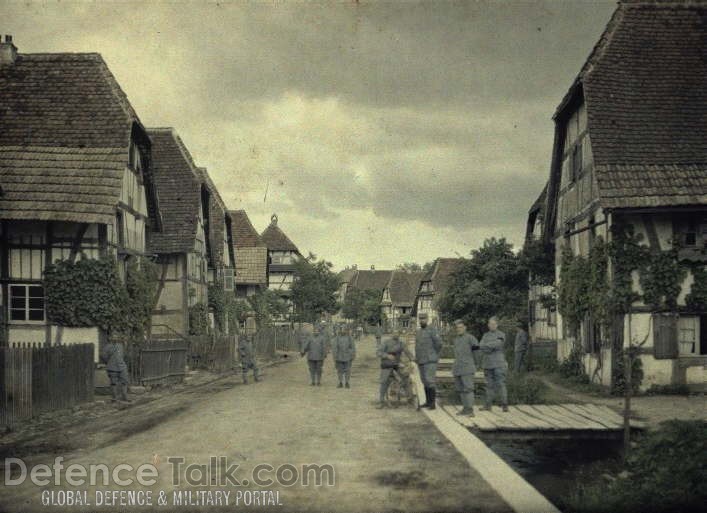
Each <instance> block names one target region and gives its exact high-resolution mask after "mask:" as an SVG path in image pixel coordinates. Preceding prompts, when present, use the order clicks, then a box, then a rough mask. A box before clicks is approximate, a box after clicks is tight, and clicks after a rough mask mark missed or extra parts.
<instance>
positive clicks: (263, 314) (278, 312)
mask: <svg viewBox="0 0 707 513" xmlns="http://www.w3.org/2000/svg"><path fill="white" fill-rule="evenodd" d="M248 303H250V308H251V310H252V311H253V314H254V317H255V325H256V326H257V328H258V329H260V328H262V327H263V326H266V325H267V324H269V323H270V321H271V320H272V318H273V317H279V316H283V315H286V314H287V312H288V310H289V308H288V306H287V303H286V302H285V301H284V300H283V299H282V298H281V297H280V296H279V295H278V294H277V293H276V292H275V291H272V290H269V289H265V290H260V291H258V292H256V293H255V294H253V295H252V296H248Z"/></svg>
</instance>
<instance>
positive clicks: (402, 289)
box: [386, 271, 425, 306]
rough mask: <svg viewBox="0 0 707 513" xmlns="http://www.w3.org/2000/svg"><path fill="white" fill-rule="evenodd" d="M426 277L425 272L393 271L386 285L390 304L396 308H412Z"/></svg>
mask: <svg viewBox="0 0 707 513" xmlns="http://www.w3.org/2000/svg"><path fill="white" fill-rule="evenodd" d="M424 276H425V273H424V272H406V271H393V272H392V273H391V276H390V280H388V284H387V285H386V288H387V289H388V290H389V293H390V302H391V303H392V304H393V305H395V306H412V305H413V303H414V302H415V296H416V295H417V291H418V289H419V287H420V281H421V280H422V278H423V277H424Z"/></svg>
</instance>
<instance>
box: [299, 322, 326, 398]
mask: <svg viewBox="0 0 707 513" xmlns="http://www.w3.org/2000/svg"><path fill="white" fill-rule="evenodd" d="M305 354H306V355H307V365H308V366H309V375H310V377H311V378H312V385H321V384H322V368H323V367H324V359H325V358H326V356H327V336H326V335H325V334H324V333H317V334H316V335H314V336H312V337H308V338H307V339H306V340H305V342H304V345H303V346H302V356H304V355H305Z"/></svg>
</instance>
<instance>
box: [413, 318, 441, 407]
mask: <svg viewBox="0 0 707 513" xmlns="http://www.w3.org/2000/svg"><path fill="white" fill-rule="evenodd" d="M418 320H419V322H420V329H418V330H417V335H416V336H415V361H416V362H417V366H418V368H419V370H420V379H421V380H422V384H423V386H424V387H425V396H426V398H425V399H426V400H425V403H424V404H422V405H421V406H420V407H421V408H429V409H430V410H434V409H435V408H436V407H437V406H436V403H435V398H436V396H437V385H436V383H437V362H438V361H439V352H440V351H441V350H442V339H440V338H439V334H438V333H437V330H436V329H435V328H433V327H432V326H428V325H427V314H426V313H421V314H420V315H419V317H418Z"/></svg>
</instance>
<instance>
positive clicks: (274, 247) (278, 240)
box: [260, 215, 299, 253]
mask: <svg viewBox="0 0 707 513" xmlns="http://www.w3.org/2000/svg"><path fill="white" fill-rule="evenodd" d="M277 221H278V219H277V216H276V215H273V216H272V218H271V222H270V225H269V226H268V227H267V228H266V229H265V231H264V232H263V233H262V234H261V235H260V238H261V239H262V240H263V242H264V243H265V245H266V246H267V247H268V249H269V250H270V251H296V252H297V253H299V249H297V246H295V243H294V242H292V241H291V240H290V239H289V237H287V235H285V232H283V231H282V230H281V229H280V227H279V226H278V225H277Z"/></svg>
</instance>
